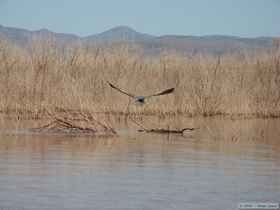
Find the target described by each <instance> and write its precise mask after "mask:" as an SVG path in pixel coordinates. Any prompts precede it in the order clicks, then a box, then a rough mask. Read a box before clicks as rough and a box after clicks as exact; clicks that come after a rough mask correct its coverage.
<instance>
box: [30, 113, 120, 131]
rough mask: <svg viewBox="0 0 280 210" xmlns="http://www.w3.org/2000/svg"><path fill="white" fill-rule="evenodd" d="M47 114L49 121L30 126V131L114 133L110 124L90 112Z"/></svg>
mask: <svg viewBox="0 0 280 210" xmlns="http://www.w3.org/2000/svg"><path fill="white" fill-rule="evenodd" d="M49 116H50V122H48V123H46V124H44V125H42V126H39V127H37V128H31V131H32V132H39V133H49V134H51V133H52V134H71V135H96V134H105V135H112V134H116V131H115V130H114V129H113V128H112V127H111V126H109V125H108V124H106V123H104V122H100V121H99V120H97V119H95V118H94V117H93V115H92V114H91V113H83V112H68V113H64V114H60V115H59V116H58V115H56V114H51V113H49Z"/></svg>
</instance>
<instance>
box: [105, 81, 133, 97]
mask: <svg viewBox="0 0 280 210" xmlns="http://www.w3.org/2000/svg"><path fill="white" fill-rule="evenodd" d="M107 83H108V84H109V85H110V87H111V88H114V89H116V90H117V91H119V92H121V93H123V94H125V95H127V96H129V97H132V98H134V97H135V96H134V95H132V94H130V93H127V92H124V91H123V90H121V89H120V88H118V87H116V86H115V85H113V84H112V83H110V82H108V81H107Z"/></svg>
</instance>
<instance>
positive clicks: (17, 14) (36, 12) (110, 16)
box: [0, 0, 280, 37]
mask: <svg viewBox="0 0 280 210" xmlns="http://www.w3.org/2000/svg"><path fill="white" fill-rule="evenodd" d="M0 24H2V25H4V26H13V27H20V28H26V29H31V30H38V29H40V28H47V29H50V30H52V31H55V32H65V33H74V34H78V35H81V36H86V35H90V34H95V33H99V32H102V31H105V30H107V29H109V28H111V27H114V26H118V25H127V26H130V27H132V28H134V29H135V30H137V31H140V32H144V33H149V34H153V35H163V34H178V35H209V34H223V35H235V36H243V37H256V36H280V0H161V1H160V0H114V1H113V0H111V1H109V0H102V1H96V0H0Z"/></svg>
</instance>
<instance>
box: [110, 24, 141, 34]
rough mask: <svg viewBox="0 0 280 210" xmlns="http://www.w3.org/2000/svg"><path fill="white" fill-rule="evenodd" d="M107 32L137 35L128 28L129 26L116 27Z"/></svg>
mask: <svg viewBox="0 0 280 210" xmlns="http://www.w3.org/2000/svg"><path fill="white" fill-rule="evenodd" d="M108 31H111V32H120V31H121V32H130V33H137V32H136V31H135V30H134V29H133V28H131V27H129V26H122V25H120V26H116V27H114V28H111V29H109V30H108Z"/></svg>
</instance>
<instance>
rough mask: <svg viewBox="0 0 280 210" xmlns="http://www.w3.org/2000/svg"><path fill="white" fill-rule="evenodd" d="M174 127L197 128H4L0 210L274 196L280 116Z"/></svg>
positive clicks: (192, 204) (213, 202)
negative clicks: (169, 131) (84, 133)
mask: <svg viewBox="0 0 280 210" xmlns="http://www.w3.org/2000/svg"><path fill="white" fill-rule="evenodd" d="M163 121H164V120H158V121H153V123H154V125H157V126H160V125H163ZM165 121H166V120H165ZM149 123H151V122H150V121H149V122H148V123H147V124H149ZM167 123H170V121H168V120H167ZM151 124H152V123H151ZM175 125H176V126H179V125H192V126H195V127H200V129H199V130H197V131H195V132H192V133H186V134H185V135H184V136H181V135H158V134H144V133H136V132H135V128H133V126H132V127H130V130H127V129H126V127H125V126H119V128H120V130H119V133H120V135H119V136H116V137H73V136H59V135H42V136H40V135H30V134H27V133H25V134H23V133H20V132H19V133H15V132H8V133H7V132H2V134H1V136H0V209H34V210H35V209H36V210H40V209H73V210H74V209H75V210H78V209H101V210H103V209H104V210H105V209H106V210H107V209H108V210H109V209H110V210H115V209H120V210H123V209H148V210H149V209H161V210H162V209H166V210H170V209H180V210H181V209H182V210H183V209H184V210H185V209H191V210H203V209H223V210H224V209H237V205H238V203H239V202H247V201H270V202H279V201H280V141H279V132H280V131H279V125H280V120H237V121H231V120H221V119H216V120H213V119H206V120H205V119H200V120H199V119H198V120H194V119H192V120H188V119H187V120H180V122H176V123H175Z"/></svg>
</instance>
